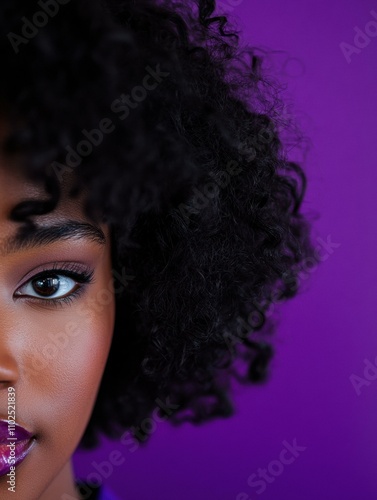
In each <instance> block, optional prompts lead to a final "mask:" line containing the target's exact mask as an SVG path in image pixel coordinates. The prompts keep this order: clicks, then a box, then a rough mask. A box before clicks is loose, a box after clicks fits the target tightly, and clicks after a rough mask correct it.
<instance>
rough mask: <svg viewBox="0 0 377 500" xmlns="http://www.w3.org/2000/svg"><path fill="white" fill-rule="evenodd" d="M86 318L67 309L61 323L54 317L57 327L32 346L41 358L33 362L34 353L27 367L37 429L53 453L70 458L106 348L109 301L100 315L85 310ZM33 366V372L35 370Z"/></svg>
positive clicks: (111, 321) (92, 400)
mask: <svg viewBox="0 0 377 500" xmlns="http://www.w3.org/2000/svg"><path fill="white" fill-rule="evenodd" d="M86 312H87V313H88V314H87V315H86V316H85V319H83V316H82V314H80V312H79V310H78V309H77V308H76V310H74V308H71V312H70V313H67V315H66V317H63V316H62V315H59V321H54V322H49V332H48V334H47V335H48V338H49V341H48V342H46V340H44V341H43V342H41V343H39V345H38V352H39V353H42V356H40V355H39V356H36V355H35V353H36V351H35V349H34V355H33V357H30V358H29V361H28V365H29V367H31V370H30V373H32V374H33V375H32V378H33V380H32V381H29V382H32V385H33V386H34V387H35V391H34V393H35V394H36V395H37V396H36V400H38V401H39V403H40V404H41V403H42V402H43V403H42V405H43V410H42V411H41V409H39V411H38V413H39V415H40V416H41V419H40V420H39V422H38V424H39V425H40V429H41V432H42V433H43V435H44V436H45V437H46V439H48V440H49V442H50V445H52V446H53V447H54V448H56V450H62V447H63V448H65V449H67V448H70V451H71V452H72V451H73V449H74V448H75V447H76V445H77V443H78V441H79V440H80V437H81V435H82V433H83V432H84V430H85V427H86V424H87V422H88V420H89V418H90V415H91V412H92V409H93V406H94V403H95V399H96V395H97V392H98V388H99V385H100V382H101V378H102V374H103V371H104V368H105V364H106V361H107V357H108V353H109V349H110V345H111V340H112V335H113V329H114V317H115V305H114V301H112V302H111V303H110V304H107V305H106V306H105V307H104V308H103V309H102V310H99V308H97V309H96V308H92V309H88V307H86ZM36 347H37V346H34V348H36ZM48 358H50V359H48ZM33 365H34V367H33ZM38 365H39V369H35V367H36V366H38ZM38 393H39V394H38ZM42 415H43V416H42ZM57 429H59V431H58V432H57Z"/></svg>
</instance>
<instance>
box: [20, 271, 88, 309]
mask: <svg viewBox="0 0 377 500" xmlns="http://www.w3.org/2000/svg"><path fill="white" fill-rule="evenodd" d="M51 274H56V275H58V276H66V277H68V278H71V279H72V280H74V281H76V282H78V283H80V284H81V286H80V287H79V288H78V289H77V290H75V291H73V292H71V293H69V295H66V296H65V297H60V298H57V299H42V298H38V297H30V296H28V295H27V296H24V297H27V299H26V300H27V301H30V302H37V303H41V302H42V303H44V304H47V305H49V306H50V305H51V306H54V307H58V306H61V307H63V306H64V304H70V303H72V302H73V300H74V299H76V298H77V297H79V296H80V295H81V294H82V293H83V292H84V291H85V288H86V287H87V285H89V284H91V283H94V282H95V280H94V278H93V275H94V270H90V269H84V270H83V268H82V266H80V265H78V264H75V263H72V262H70V263H66V264H65V263H63V264H62V263H57V264H53V265H52V267H49V268H46V269H43V270H42V271H40V272H38V273H37V274H35V275H34V276H32V277H31V278H29V279H28V280H27V281H26V282H25V283H24V284H23V285H21V286H20V287H19V288H18V289H17V290H16V292H17V291H18V290H19V289H20V288H23V287H24V286H26V285H27V284H28V283H29V282H31V281H33V280H35V279H38V278H39V279H40V278H46V277H48V276H51Z"/></svg>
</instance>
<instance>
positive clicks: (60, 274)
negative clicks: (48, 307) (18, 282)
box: [15, 268, 94, 304]
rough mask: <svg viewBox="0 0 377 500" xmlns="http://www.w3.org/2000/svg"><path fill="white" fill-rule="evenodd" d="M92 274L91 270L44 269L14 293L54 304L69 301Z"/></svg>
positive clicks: (82, 288)
mask: <svg viewBox="0 0 377 500" xmlns="http://www.w3.org/2000/svg"><path fill="white" fill-rule="evenodd" d="M93 274H94V272H93V271H91V272H89V271H84V272H74V271H71V270H68V269H55V268H54V269H46V270H43V271H42V272H40V273H38V274H36V275H35V276H33V277H32V278H31V279H29V280H28V281H27V282H26V283H25V284H23V285H22V286H21V287H20V288H18V290H17V291H16V292H15V295H16V296H18V297H30V298H32V299H34V300H38V301H40V300H42V301H45V302H50V303H55V304H56V303H58V302H62V301H64V302H69V301H71V300H73V297H74V296H78V295H79V294H80V293H81V292H82V291H83V290H84V288H85V285H86V284H88V283H91V282H93V281H94V280H93Z"/></svg>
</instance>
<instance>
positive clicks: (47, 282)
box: [33, 275, 59, 296]
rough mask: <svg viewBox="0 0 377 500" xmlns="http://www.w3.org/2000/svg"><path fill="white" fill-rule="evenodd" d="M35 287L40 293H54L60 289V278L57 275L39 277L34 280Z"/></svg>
mask: <svg viewBox="0 0 377 500" xmlns="http://www.w3.org/2000/svg"><path fill="white" fill-rule="evenodd" d="M33 287H34V290H35V291H36V292H37V293H38V294H39V295H44V296H48V295H53V294H54V293H56V292H57V291H58V290H59V278H58V277H57V276H56V275H55V276H53V277H49V278H37V279H35V280H33ZM37 288H38V290H37Z"/></svg>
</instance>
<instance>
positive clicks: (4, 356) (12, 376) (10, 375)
mask: <svg viewBox="0 0 377 500" xmlns="http://www.w3.org/2000/svg"><path fill="white" fill-rule="evenodd" d="M0 338H1V332H0ZM18 376H19V371H18V365H17V362H16V359H15V357H14V355H13V354H12V352H11V350H10V346H9V345H8V344H7V343H6V342H5V341H4V339H0V389H4V388H5V389H7V388H8V387H12V386H14V385H15V383H16V382H17V380H18Z"/></svg>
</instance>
